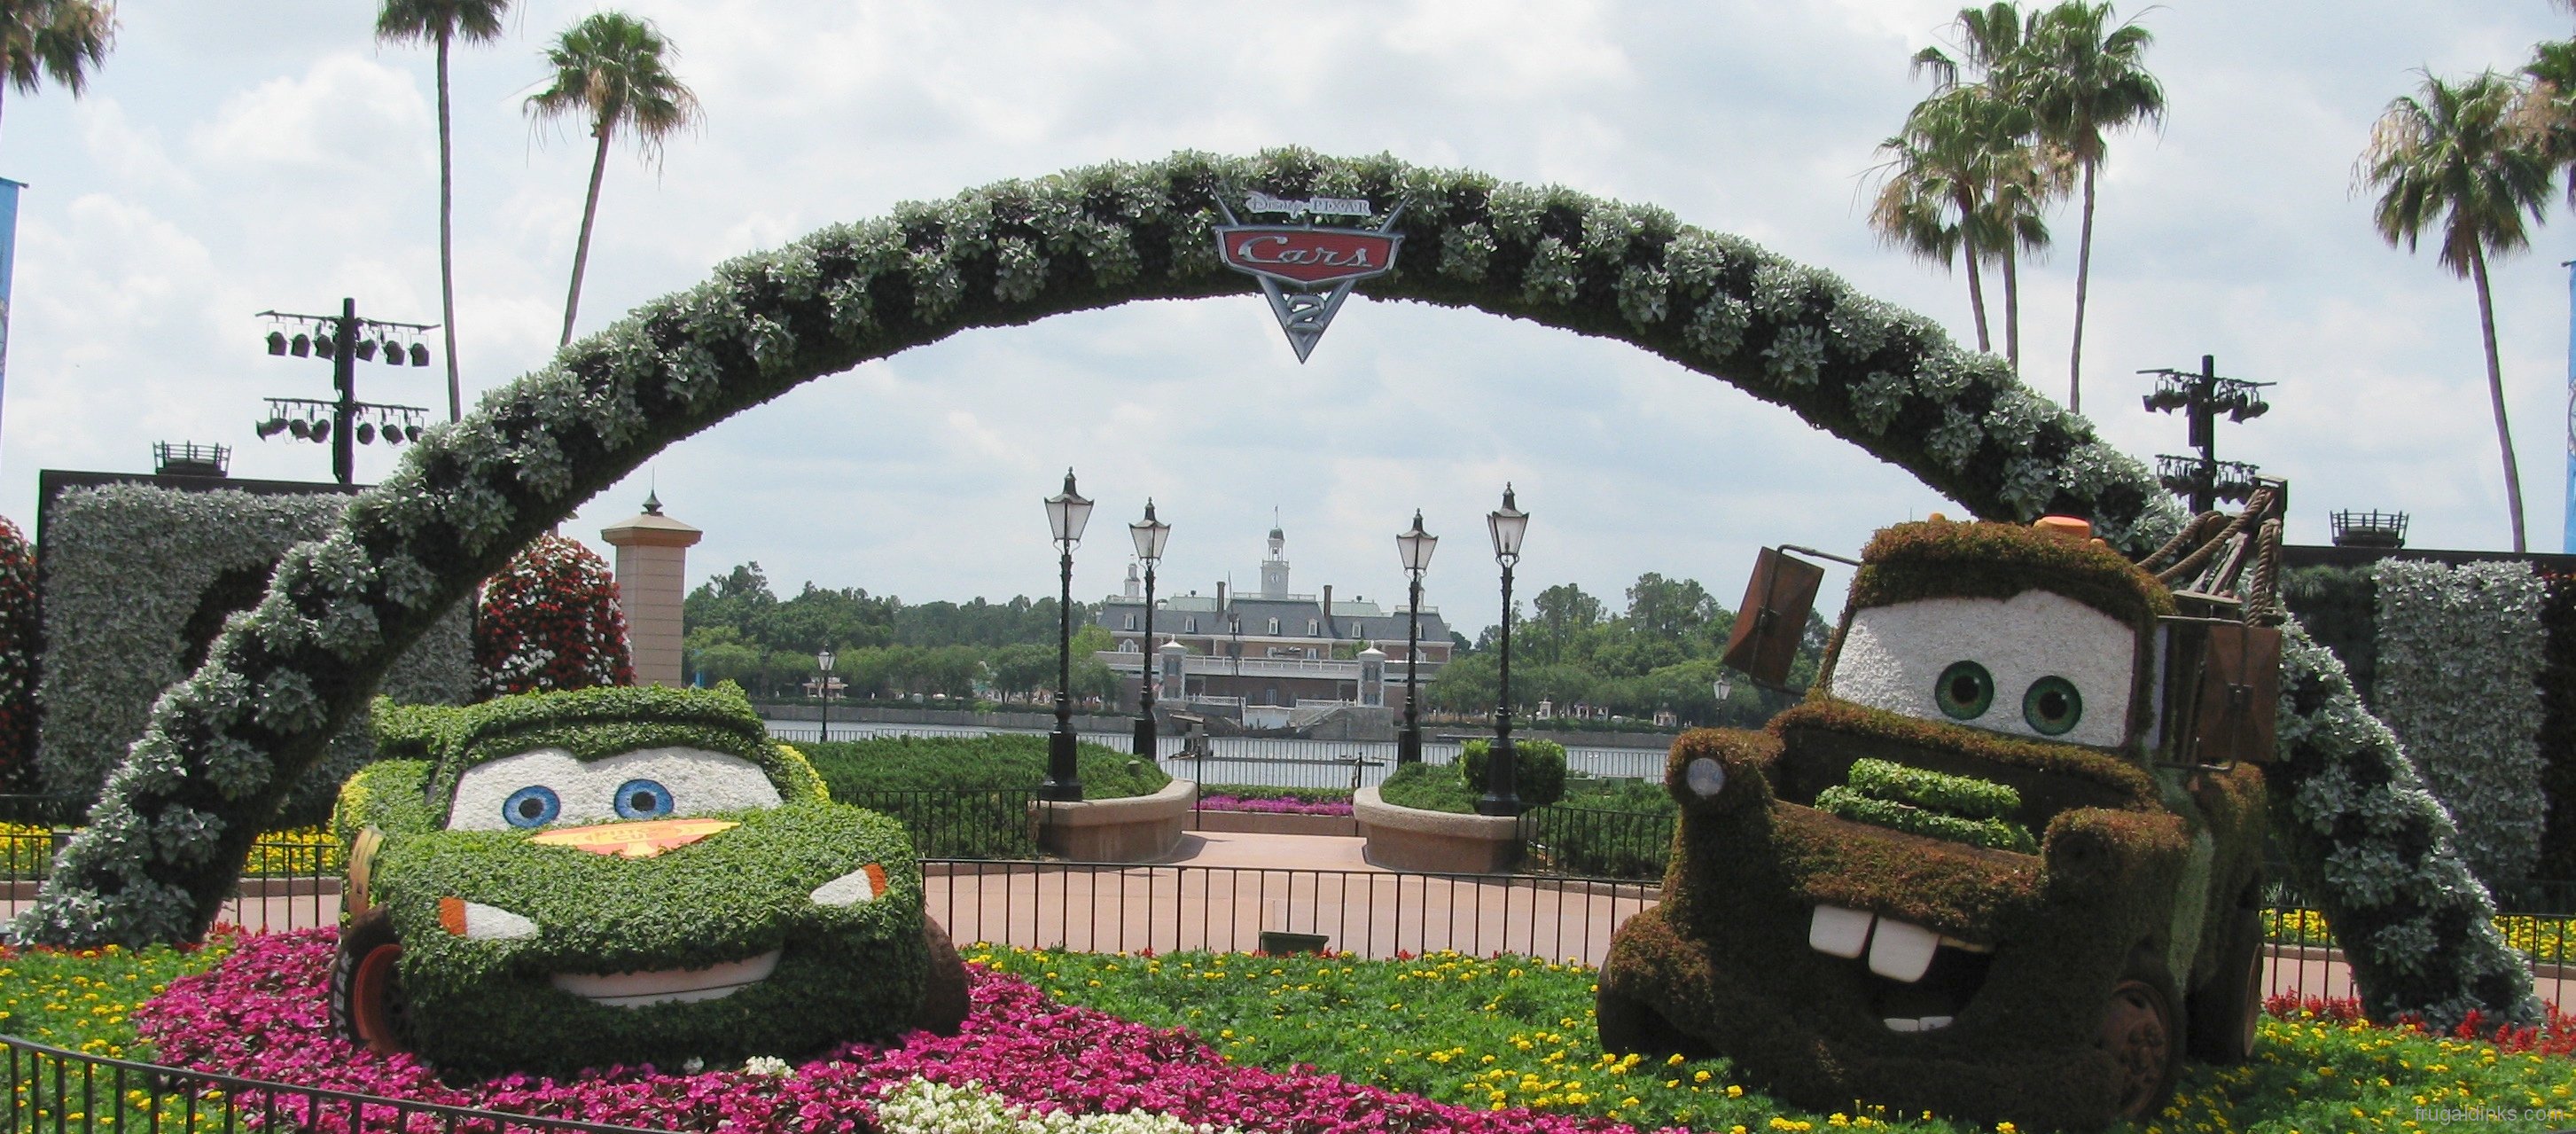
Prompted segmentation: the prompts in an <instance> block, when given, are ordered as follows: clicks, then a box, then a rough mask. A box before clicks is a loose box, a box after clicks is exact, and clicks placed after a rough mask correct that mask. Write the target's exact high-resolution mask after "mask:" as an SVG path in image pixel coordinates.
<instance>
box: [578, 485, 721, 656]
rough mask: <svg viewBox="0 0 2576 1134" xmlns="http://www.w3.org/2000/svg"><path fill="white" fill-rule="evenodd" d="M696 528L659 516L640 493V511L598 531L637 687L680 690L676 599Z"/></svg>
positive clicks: (683, 588) (683, 589) (684, 585)
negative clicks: (611, 564)
mask: <svg viewBox="0 0 2576 1134" xmlns="http://www.w3.org/2000/svg"><path fill="white" fill-rule="evenodd" d="M700 534H701V533H700V532H699V531H698V529H696V528H693V527H690V526H689V525H687V524H683V523H681V522H680V521H678V520H674V519H672V518H670V517H669V516H665V515H663V514H662V501H661V500H660V498H658V497H656V496H654V495H651V494H649V493H648V494H646V496H645V497H644V512H643V514H641V515H638V516H635V517H633V518H630V519H627V520H622V521H619V522H618V523H615V524H611V525H609V526H608V527H606V528H603V529H601V530H600V533H599V537H600V538H601V539H604V540H607V541H608V542H609V544H610V546H613V547H615V548H616V549H617V601H618V605H619V606H620V607H621V608H623V609H624V611H625V614H626V648H627V651H628V652H629V653H631V654H632V655H634V658H635V683H636V684H638V685H686V684H688V675H687V674H686V673H684V672H682V665H683V663H684V662H685V661H686V660H687V659H685V658H683V657H681V656H680V637H681V633H682V631H681V627H680V600H681V598H682V597H683V596H684V595H685V594H686V593H687V589H688V561H689V545H691V544H694V543H696V542H698V537H699V535H700Z"/></svg>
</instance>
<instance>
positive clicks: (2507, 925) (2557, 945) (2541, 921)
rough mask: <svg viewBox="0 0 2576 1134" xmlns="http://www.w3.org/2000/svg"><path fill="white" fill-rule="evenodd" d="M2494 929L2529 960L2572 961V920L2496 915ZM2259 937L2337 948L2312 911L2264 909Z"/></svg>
mask: <svg viewBox="0 0 2576 1134" xmlns="http://www.w3.org/2000/svg"><path fill="white" fill-rule="evenodd" d="M2495 927H2496V931H2497V932H2498V933H2502V934H2503V935H2504V941H2505V944H2507V945H2511V946H2513V947H2514V948H2516V949H2519V950H2521V951H2522V952H2523V954H2524V955H2526V956H2528V957H2530V958H2531V959H2532V960H2535V961H2540V962H2544V963H2557V964H2565V963H2567V962H2570V961H2576V917H2552V916H2548V915H2545V914H2498V915H2496V918H2495ZM2263 935H2264V937H2265V938H2266V939H2267V940H2271V941H2276V942H2279V943H2281V944H2284V945H2309V946H2315V947H2317V948H2321V949H2333V948H2339V947H2340V946H2338V945H2337V944H2336V942H2335V939H2334V934H2333V933H2332V932H2331V931H2330V930H2329V929H2328V927H2327V925H2326V915H2324V914H2322V913H2319V912H2317V911H2315V910H2275V909H2266V910H2264V911H2263Z"/></svg>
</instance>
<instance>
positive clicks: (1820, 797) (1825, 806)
mask: <svg viewBox="0 0 2576 1134" xmlns="http://www.w3.org/2000/svg"><path fill="white" fill-rule="evenodd" d="M1816 810H1818V811H1822V812H1824V813H1825V814H1827V815H1839V816H1842V817H1843V818H1845V819H1849V820H1852V821H1853V822H1856V823H1867V824H1870V825H1871V826H1875V827H1886V828H1889V829H1891V830H1897V831H1903V832H1905V833H1907V834H1910V835H1924V836H1928V837H1930V838H1935V839H1949V840H1952V841H1954V842H1962V843H1967V844H1969V845H1971V846H1980V847H1987V848H1990V849H1993V850H2007V851H2017V852H2020V853H2022V854H2032V853H2035V852H2037V851H2038V850H2039V844H2038V843H2037V842H2036V841H2034V840H2033V839H2032V838H2031V837H2030V829H2029V828H2027V827H2024V826H2022V825H2021V824H2019V823H2007V822H2005V821H2003V820H2001V819H1969V818H1965V817H1962V816H1958V815H1944V814H1942V813H1941V812H1938V811H1933V810H1931V809H1928V808H1923V807H1916V806H1915V805H1913V804H1911V803H1898V802H1896V801H1894V800H1888V799H1880V798H1878V797H1876V796H1872V795H1864V794H1862V793H1860V792H1859V791H1856V790H1853V789H1851V788H1847V787H1842V786H1839V785H1837V786H1834V787H1829V788H1826V789H1825V790H1823V791H1821V792H1818V793H1816Z"/></svg>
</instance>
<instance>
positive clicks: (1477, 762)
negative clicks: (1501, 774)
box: [1450, 738, 1565, 807]
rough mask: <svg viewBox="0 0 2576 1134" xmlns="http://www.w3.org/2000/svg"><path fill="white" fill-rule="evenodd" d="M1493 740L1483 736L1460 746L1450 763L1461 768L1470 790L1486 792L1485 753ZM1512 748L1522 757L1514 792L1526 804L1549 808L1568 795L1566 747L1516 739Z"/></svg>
mask: <svg viewBox="0 0 2576 1134" xmlns="http://www.w3.org/2000/svg"><path fill="white" fill-rule="evenodd" d="M1492 747H1493V742H1492V741H1489V740H1484V739H1482V738H1479V739H1476V740H1470V741H1468V742H1466V743H1465V744H1462V745H1459V746H1458V759H1457V761H1456V762H1455V763H1453V764H1451V765H1450V766H1451V767H1453V768H1456V769H1458V775H1459V777H1460V778H1461V779H1462V780H1463V781H1464V782H1465V783H1466V785H1467V787H1468V790H1469V791H1471V792H1473V793H1474V794H1477V795H1483V794H1484V793H1485V753H1486V751H1487V750H1488V749H1490V748H1492ZM1512 751H1513V752H1514V753H1515V754H1516V755H1517V756H1518V757H1519V759H1518V762H1517V763H1516V764H1515V765H1514V771H1516V772H1518V773H1519V774H1518V775H1516V776H1514V777H1513V782H1512V792H1513V794H1515V795H1518V796H1520V798H1521V805H1522V806H1524V807H1545V806H1547V805H1548V804H1551V803H1554V802H1556V801H1557V800H1560V799H1563V798H1565V746H1564V745H1562V744H1558V743H1557V742H1555V741H1553V740H1525V739H1518V738H1515V739H1514V740H1513V741H1512Z"/></svg>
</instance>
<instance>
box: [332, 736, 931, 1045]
mask: <svg viewBox="0 0 2576 1134" xmlns="http://www.w3.org/2000/svg"><path fill="white" fill-rule="evenodd" d="M386 725H387V731H388V733H389V735H388V736H387V737H386V738H385V740H386V742H387V743H386V748H387V750H388V751H394V752H400V753H404V754H417V755H419V756H421V757H423V758H420V759H393V760H386V761H384V762H381V763H378V764H375V765H373V766H371V767H369V768H367V769H366V770H364V771H362V772H360V773H359V774H358V775H356V776H353V777H351V778H350V780H349V781H348V783H347V784H346V785H344V786H343V788H342V790H341V795H340V804H339V809H338V812H337V814H336V815H335V817H334V820H333V825H334V828H335V830H336V831H338V833H339V834H340V835H341V837H342V838H343V839H345V840H346V841H347V843H348V845H349V855H348V862H349V878H348V883H347V886H346V887H345V889H344V891H343V893H344V894H345V895H346V900H347V902H348V907H349V911H350V913H349V918H348V921H347V924H346V925H345V927H344V928H343V930H342V934H341V943H340V953H339V957H338V960H337V963H336V964H335V966H334V968H333V971H332V979H331V1011H332V1017H333V1020H334V1021H335V1023H337V1024H338V1026H339V1027H340V1028H341V1029H342V1030H343V1031H344V1032H346V1033H347V1034H348V1035H349V1036H351V1037H352V1038H353V1039H356V1040H359V1041H361V1042H364V1043H366V1044H368V1045H369V1046H371V1047H374V1048H376V1049H377V1050H379V1051H398V1050H410V1051H414V1052H417V1053H418V1054H419V1055H420V1056H422V1057H423V1058H425V1059H427V1060H428V1061H430V1062H431V1063H433V1064H435V1065H437V1066H438V1067H439V1068H440V1069H441V1070H442V1071H443V1072H445V1073H448V1074H450V1075H458V1076H478V1077H479V1076H488V1075H492V1074H497V1073H502V1072H510V1071H528V1072H536V1073H540V1074H550V1075H557V1076H563V1075H570V1074H573V1073H576V1072H579V1071H581V1070H583V1069H585V1068H590V1067H603V1066H609V1065H614V1064H627V1065H633V1064H640V1063H652V1064H657V1065H660V1066H664V1067H677V1066H680V1065H682V1064H684V1063H686V1062H687V1061H689V1060H692V1059H697V1060H704V1061H706V1062H709V1063H717V1064H724V1063H736V1062H740V1061H741V1060H743V1059H745V1058H748V1057H750V1056H754V1055H771V1056H797V1055H803V1054H806V1053H809V1052H813V1051H816V1050H819V1049H822V1048H824V1047H826V1046H829V1045H831V1044H834V1043H838V1042H843V1041H849V1040H873V1039H886V1038H890V1037H893V1036H895V1035H897V1034H899V1033H901V1032H903V1031H905V1030H907V1029H908V1028H911V1027H914V1026H921V1027H928V1028H931V1029H933V1030H938V1031H944V1032H953V1031H954V1030H955V1028H956V1026H957V1024H958V1023H959V1021H960V1020H961V1019H962V1018H963V1016H964V1013H965V1007H966V1005H965V972H964V967H963V965H962V963H961V962H960V961H959V960H958V958H957V954H956V951H955V950H954V949H953V948H951V947H950V946H949V943H948V941H947V938H946V936H945V934H944V933H942V932H941V931H940V930H939V928H938V926H937V925H936V924H935V923H933V922H931V921H930V920H929V919H928V918H927V917H925V916H924V914H923V911H922V898H921V871H920V866H919V863H918V862H917V861H916V860H915V859H914V857H913V853H912V849H911V847H910V845H909V843H908V841H907V840H906V838H905V835H904V832H903V829H902V828H901V827H900V826H899V825H897V824H896V823H895V821H894V820H892V819H889V818H886V817H885V816H882V815H879V814H876V813H875V812H871V811H865V810H862V809H859V808H855V807H847V806H842V805H839V804H834V803H832V802H830V801H829V800H828V799H827V798H826V796H825V795H824V792H823V786H822V781H821V779H820V778H819V777H817V776H816V775H815V774H814V770H813V768H812V767H811V766H809V765H808V764H807V763H806V762H805V759H804V758H803V757H802V756H801V755H798V754H797V753H796V752H795V750H793V749H790V748H788V747H786V746H784V745H781V744H777V743H774V742H772V741H771V740H769V738H768V736H767V733H766V731H765V730H764V729H763V728H762V726H761V723H760V721H759V718H758V717H757V716H755V715H754V714H753V713H752V710H751V707H750V706H749V705H748V704H746V703H745V702H743V701H742V700H741V699H739V698H737V697H733V696H729V695H726V694H721V693H708V692H702V691H694V690H679V689H663V688H646V689H637V688H599V689H587V690H582V691H579V692H571V693H537V694H528V695H524V696H517V697H506V698H501V699H499V700H495V701H490V702H486V703H484V704H481V705H476V706H473V707H470V708H465V709H456V710H448V711H446V712H445V713H443V714H429V713H423V712H420V711H411V712H406V713H399V714H393V715H390V716H389V717H388V718H387V720H386Z"/></svg>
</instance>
